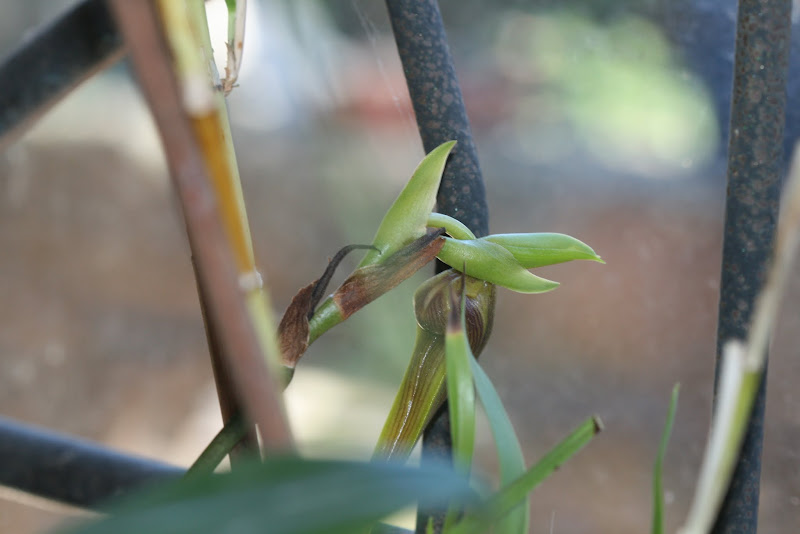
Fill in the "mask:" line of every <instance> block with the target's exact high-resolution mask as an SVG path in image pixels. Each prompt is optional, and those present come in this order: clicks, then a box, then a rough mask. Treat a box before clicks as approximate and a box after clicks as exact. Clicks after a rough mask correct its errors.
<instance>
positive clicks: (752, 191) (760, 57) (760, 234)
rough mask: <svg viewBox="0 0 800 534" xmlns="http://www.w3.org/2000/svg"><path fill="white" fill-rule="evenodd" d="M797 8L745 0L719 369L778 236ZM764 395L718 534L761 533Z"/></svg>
mask: <svg viewBox="0 0 800 534" xmlns="http://www.w3.org/2000/svg"><path fill="white" fill-rule="evenodd" d="M791 13H792V1H791V0H740V1H739V12H738V17H737V28H736V59H735V63H734V78H733V100H732V104H731V124H730V134H729V135H730V141H729V146H728V196H727V200H726V203H725V236H724V241H723V252H722V253H723V257H722V276H721V282H720V302H719V324H718V330H717V364H718V369H719V355H720V354H721V353H722V352H721V351H722V345H723V344H724V343H725V341H727V340H728V339H732V338H737V339H746V337H747V330H748V326H749V324H750V316H751V314H752V311H753V307H754V303H755V300H756V297H757V295H758V293H759V291H760V290H761V286H762V285H763V282H764V278H765V274H766V269H767V263H768V261H769V258H770V256H771V250H772V244H773V241H774V237H775V224H776V221H777V218H778V202H779V199H780V183H781V177H782V175H783V172H784V168H783V128H784V123H785V117H786V79H787V71H788V64H789V42H790V38H791ZM764 377H766V372H765V373H764ZM715 389H716V383H715ZM765 396H766V381H762V384H761V387H760V389H759V393H758V396H757V397H756V401H755V405H754V408H753V413H752V415H751V416H750V422H749V424H748V429H747V434H746V436H745V440H744V444H743V446H742V451H741V453H740V456H739V462H738V464H737V466H736V471H735V472H734V475H733V481H732V482H731V487H730V489H729V490H728V494H727V496H726V497H725V501H724V503H723V505H722V509H721V510H720V513H719V516H718V518H717V521H716V524H715V525H714V528H713V532H714V533H716V534H722V533H726V534H727V533H737V534H738V533H752V534H755V532H756V528H757V526H758V497H759V485H760V484H759V481H760V475H761V447H762V441H763V435H764V404H765V402H764V401H765Z"/></svg>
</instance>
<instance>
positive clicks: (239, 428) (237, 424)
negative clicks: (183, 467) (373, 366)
mask: <svg viewBox="0 0 800 534" xmlns="http://www.w3.org/2000/svg"><path fill="white" fill-rule="evenodd" d="M247 429H248V425H247V423H246V422H245V420H244V418H243V417H242V416H241V415H237V416H235V417H233V418H231V420H230V421H228V422H227V424H226V425H225V426H224V427H222V430H220V431H219V432H218V433H217V435H216V436H214V439H212V440H211V443H209V444H208V446H207V447H206V448H205V450H203V452H202V453H200V456H198V457H197V460H195V461H194V463H193V464H192V466H191V467H190V468H189V470H188V471H186V475H185V476H186V477H187V478H188V477H194V476H198V475H209V474H211V473H213V472H214V469H216V468H217V466H218V465H219V464H220V463H221V462H222V460H223V459H224V458H225V456H226V455H227V454H228V453H229V452H231V449H233V448H234V447H235V446H236V444H237V443H239V442H240V441H241V440H242V438H243V437H244V436H245V434H247Z"/></svg>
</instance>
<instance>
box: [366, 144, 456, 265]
mask: <svg viewBox="0 0 800 534" xmlns="http://www.w3.org/2000/svg"><path fill="white" fill-rule="evenodd" d="M455 144H456V142H455V141H448V142H446V143H443V144H441V145H439V146H438V147H436V148H434V149H433V150H431V152H430V153H429V154H428V155H427V156H425V159H423V160H422V162H421V163H420V164H419V166H418V167H417V170H416V171H414V174H413V176H411V179H410V180H409V181H408V183H407V184H406V186H405V188H404V189H403V190H402V191H401V192H400V195H399V196H398V197H397V199H396V200H395V201H394V204H392V207H391V208H389V211H387V212H386V215H385V216H384V217H383V221H381V225H380V227H378V232H377V233H376V234H375V239H373V241H372V245H373V246H374V247H375V248H376V249H378V250H377V251H370V252H368V253H367V254H366V255H365V256H364V259H363V260H362V261H361V263H360V264H359V267H364V266H366V265H371V264H373V263H377V262H379V261H383V260H384V259H385V258H387V257H389V256H390V255H391V254H393V253H394V252H396V251H398V250H400V249H401V248H403V247H404V246H406V245H408V244H409V243H411V242H412V241H414V240H415V239H417V238H419V237H421V236H422V235H424V234H425V228H426V226H427V222H428V216H429V215H430V213H431V211H433V206H434V205H435V204H436V193H437V191H438V190H439V182H440V181H441V180H442V173H443V172H444V164H445V162H446V161H447V157H448V156H449V155H450V151H451V150H452V149H453V147H454V146H455Z"/></svg>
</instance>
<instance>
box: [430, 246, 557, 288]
mask: <svg viewBox="0 0 800 534" xmlns="http://www.w3.org/2000/svg"><path fill="white" fill-rule="evenodd" d="M444 241H445V242H444V246H443V247H442V250H441V251H439V256H438V257H439V259H440V260H442V261H443V262H444V263H446V264H447V265H449V266H450V267H452V268H453V269H455V270H457V271H465V272H466V274H468V275H469V276H472V277H474V278H479V279H481V280H485V281H487V282H490V283H492V284H496V285H499V286H502V287H505V288H508V289H511V290H512V291H517V292H518V293H546V292H547V291H552V290H553V289H555V288H557V287H558V285H559V284H558V282H553V281H552V280H547V279H545V278H541V277H539V276H536V275H535V274H533V273H530V272H528V271H527V270H526V269H525V268H524V267H523V266H522V265H520V263H519V262H518V261H517V260H516V259H515V258H514V256H513V255H512V254H511V253H510V252H509V251H508V250H506V249H505V248H503V247H502V246H500V245H498V244H496V243H492V242H491V241H486V240H484V239H471V240H461V239H452V238H449V237H445V238H444Z"/></svg>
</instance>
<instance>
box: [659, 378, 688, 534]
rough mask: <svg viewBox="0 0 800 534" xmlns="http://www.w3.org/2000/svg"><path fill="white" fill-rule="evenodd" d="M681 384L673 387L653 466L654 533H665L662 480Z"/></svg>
mask: <svg viewBox="0 0 800 534" xmlns="http://www.w3.org/2000/svg"><path fill="white" fill-rule="evenodd" d="M680 389H681V386H680V384H675V386H674V387H673V388H672V396H671V397H670V401H669V409H668V410H667V420H666V422H665V423H664V432H663V434H662V435H661V443H660V444H659V447H658V455H657V456H656V461H655V465H654V466H653V528H652V532H653V534H664V484H663V481H662V474H663V466H664V456H666V454H667V445H668V444H669V437H670V435H671V434H672V426H673V424H674V423H675V413H676V412H677V410H678V395H679V393H680Z"/></svg>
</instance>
